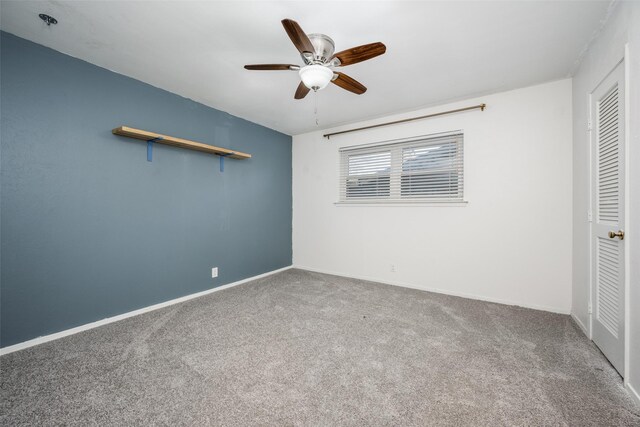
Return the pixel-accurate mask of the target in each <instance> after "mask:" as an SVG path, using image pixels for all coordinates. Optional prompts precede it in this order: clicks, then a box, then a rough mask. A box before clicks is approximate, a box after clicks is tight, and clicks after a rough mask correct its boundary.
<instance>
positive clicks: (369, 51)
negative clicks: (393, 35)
mask: <svg viewBox="0 0 640 427" xmlns="http://www.w3.org/2000/svg"><path fill="white" fill-rule="evenodd" d="M386 51H387V47H386V46H385V45H384V44H382V43H380V42H376V43H370V44H363V45H362V46H357V47H352V48H351V49H347V50H343V51H341V52H338V53H336V54H335V55H333V56H334V57H335V58H338V59H339V60H340V66H343V67H344V66H345V65H351V64H357V63H358V62H362V61H366V60H367V59H371V58H375V57H376V56H380V55H382V54H383V53H385V52H386Z"/></svg>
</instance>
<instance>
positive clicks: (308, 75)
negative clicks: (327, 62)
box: [299, 65, 333, 91]
mask: <svg viewBox="0 0 640 427" xmlns="http://www.w3.org/2000/svg"><path fill="white" fill-rule="evenodd" d="M299 73H300V79H301V80H302V83H304V85H305V86H306V87H308V88H309V89H313V90H314V91H317V90H322V89H324V88H325V87H327V85H328V84H329V82H330V81H331V79H333V71H332V70H331V69H330V68H328V67H325V66H324V65H307V66H306V67H302V68H301V69H300V71H299Z"/></svg>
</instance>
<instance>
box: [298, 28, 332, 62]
mask: <svg viewBox="0 0 640 427" xmlns="http://www.w3.org/2000/svg"><path fill="white" fill-rule="evenodd" d="M307 37H309V40H310V41H311V44H312V45H313V48H314V49H315V52H313V54H314V56H313V60H312V63H314V64H324V63H326V62H328V61H329V60H331V58H332V57H333V54H334V52H335V43H334V42H333V39H331V37H329V36H327V35H326V34H308V35H307ZM303 59H305V58H304V56H303Z"/></svg>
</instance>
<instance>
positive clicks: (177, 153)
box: [0, 32, 292, 347]
mask: <svg viewBox="0 0 640 427" xmlns="http://www.w3.org/2000/svg"><path fill="white" fill-rule="evenodd" d="M0 55H1V57H0V61H1V62H0V67H1V69H0V72H1V74H0V117H1V122H0V126H1V130H0V138H1V153H0V154H1V168H2V169H1V179H2V181H1V188H0V191H1V193H0V215H1V216H0V240H1V248H0V249H1V252H0V258H1V266H0V268H1V270H0V277H1V281H2V282H1V286H0V322H1V325H0V328H1V329H0V345H1V346H2V347H5V346H8V345H12V344H16V343H19V342H22V341H25V340H29V339H32V338H36V337H38V336H42V335H47V334H51V333H54V332H58V331H61V330H65V329H68V328H72V327H75V326H79V325H82V324H85V323H88V322H93V321H96V320H100V319H103V318H106V317H110V316H114V315H117V314H121V313H125V312H128V311H131V310H135V309H139V308H142V307H146V306H149V305H152V304H156V303H160V302H163V301H167V300H170V299H173V298H177V297H181V296H184V295H189V294H192V293H195V292H200V291H203V290H206V289H210V288H213V287H216V286H220V285H223V284H226V283H230V282H234V281H237V280H240V279H243V278H247V277H251V276H255V275H257V274H260V273H265V272H268V271H271V270H275V269H278V268H281V267H285V266H289V265H291V209H292V204H291V137H290V136H288V135H285V134H282V133H279V132H276V131H274V130H271V129H268V128H265V127H263V126H259V125H257V124H254V123H251V122H248V121H246V120H243V119H240V118H237V117H234V116H231V115H229V114H227V113H224V112H222V111H218V110H215V109H213V108H209V107H207V106H204V105H202V104H199V103H196V102H194V101H191V100H189V99H185V98H182V97H180V96H178V95H175V94H172V93H169V92H166V91H164V90H161V89H158V88H155V87H153V86H150V85H148V84H145V83H142V82H140V81H137V80H134V79H131V78H129V77H125V76H122V75H119V74H116V73H114V72H111V71H108V70H106V69H103V68H100V67H97V66H94V65H91V64H89V63H87V62H84V61H81V60H78V59H75V58H72V57H70V56H67V55H64V54H62V53H59V52H56V51H54V50H51V49H48V48H46V47H43V46H40V45H37V44H34V43H32V42H29V41H27V40H24V39H21V38H18V37H15V36H13V35H11V34H7V33H4V32H1V33H0ZM150 66H154V65H153V64H150ZM238 72H239V73H240V72H242V69H239V70H238ZM176 78H184V79H189V78H191V77H190V74H189V70H188V69H185V71H184V75H182V76H176ZM211 90H212V91H215V86H212V89H211ZM120 125H126V126H132V127H136V128H140V129H145V130H150V131H154V132H159V133H164V134H168V135H173V136H178V137H181V138H187V139H192V140H196V141H200V142H204V143H208V144H212V145H217V146H221V147H227V148H232V149H235V150H239V151H244V152H247V153H250V154H252V155H253V157H252V158H251V159H250V160H232V159H226V160H225V168H224V173H221V172H220V164H219V160H218V157H216V156H213V155H211V154H205V153H200V152H197V151H190V150H184V149H179V148H174V147H168V146H163V145H160V144H155V147H154V151H153V162H152V163H149V162H147V144H146V143H145V142H144V141H139V140H134V139H130V138H123V137H118V136H115V135H113V134H112V133H111V129H113V128H115V127H117V126H120ZM212 267H219V270H220V273H219V274H220V275H219V277H218V278H217V279H211V268H212Z"/></svg>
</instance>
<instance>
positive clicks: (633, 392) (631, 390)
mask: <svg viewBox="0 0 640 427" xmlns="http://www.w3.org/2000/svg"><path fill="white" fill-rule="evenodd" d="M625 387H626V389H627V391H628V392H629V395H630V396H631V398H632V399H633V400H635V402H636V404H637V405H638V406H640V393H638V392H637V391H636V389H635V388H633V386H632V385H631V384H629V383H627V385H626V386H625Z"/></svg>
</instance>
